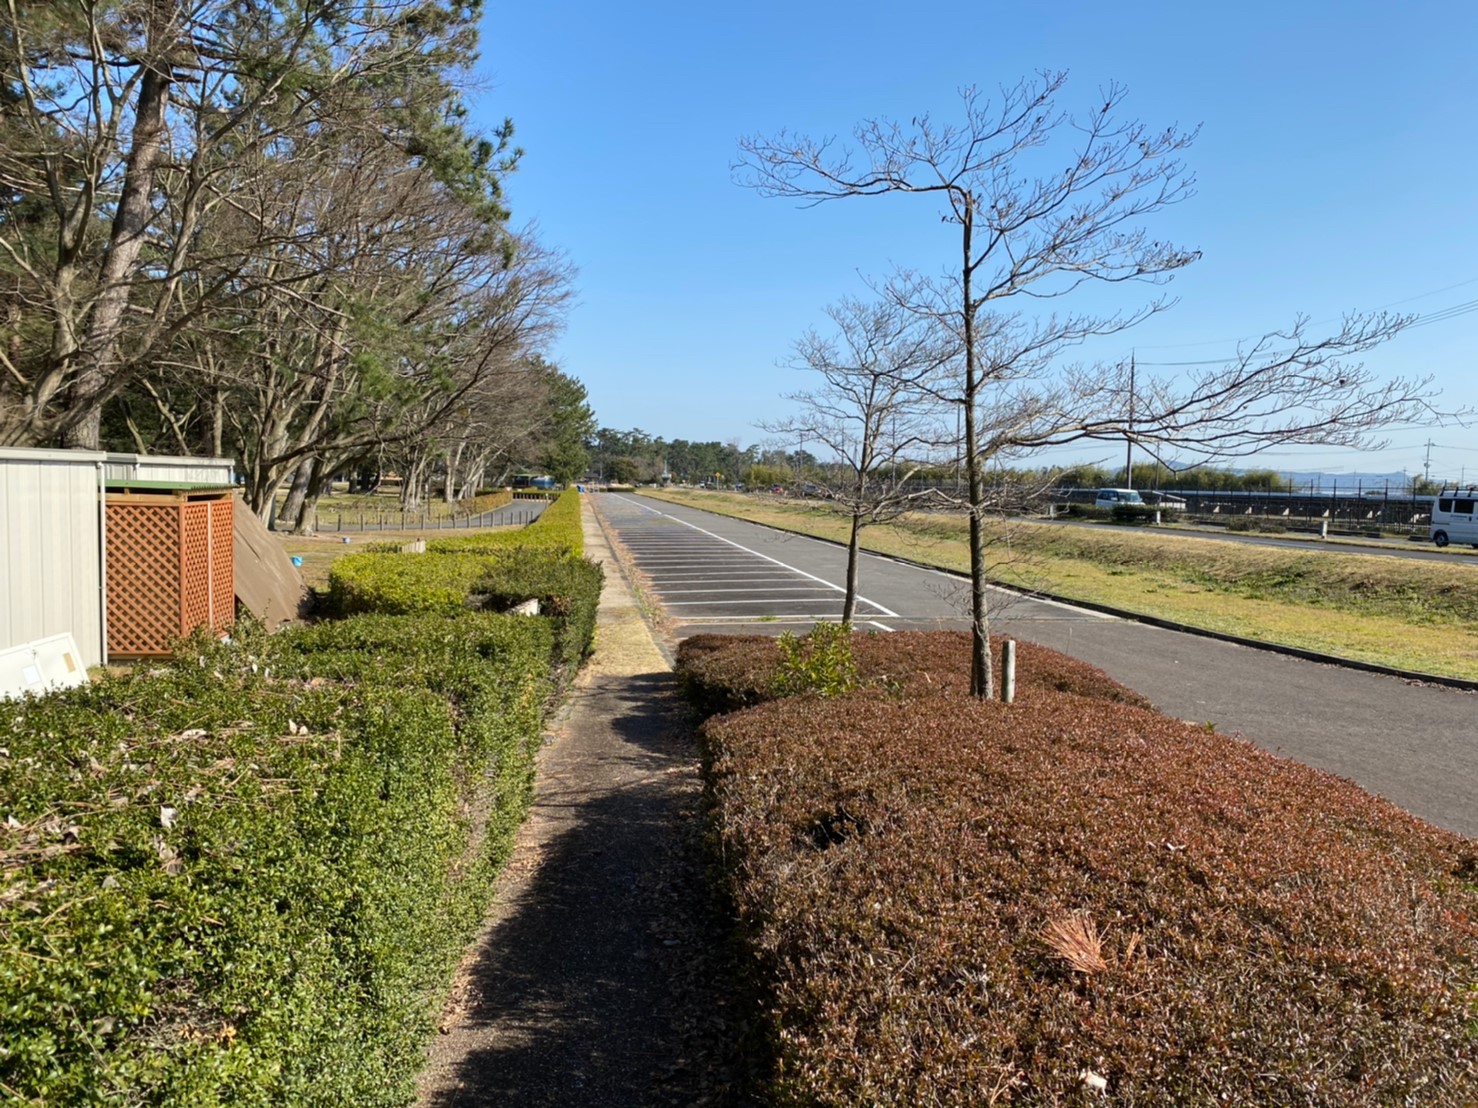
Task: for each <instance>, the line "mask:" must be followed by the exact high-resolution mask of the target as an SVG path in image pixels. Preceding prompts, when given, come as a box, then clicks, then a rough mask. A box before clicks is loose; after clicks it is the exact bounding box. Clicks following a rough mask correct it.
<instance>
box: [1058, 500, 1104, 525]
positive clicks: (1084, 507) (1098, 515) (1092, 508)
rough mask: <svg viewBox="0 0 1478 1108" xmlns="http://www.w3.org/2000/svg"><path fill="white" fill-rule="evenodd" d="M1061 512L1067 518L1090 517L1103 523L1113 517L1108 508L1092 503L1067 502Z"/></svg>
mask: <svg viewBox="0 0 1478 1108" xmlns="http://www.w3.org/2000/svg"><path fill="white" fill-rule="evenodd" d="M1061 514H1062V515H1064V516H1066V517H1068V518H1069V519H1091V520H1093V521H1094V522H1096V523H1104V522H1107V521H1108V520H1110V519H1112V518H1113V513H1112V512H1110V511H1109V509H1107V508H1100V507H1098V506H1097V505H1094V504H1069V505H1068V506H1067V507H1066V508H1065V509H1064V510H1063V511H1062V513H1061Z"/></svg>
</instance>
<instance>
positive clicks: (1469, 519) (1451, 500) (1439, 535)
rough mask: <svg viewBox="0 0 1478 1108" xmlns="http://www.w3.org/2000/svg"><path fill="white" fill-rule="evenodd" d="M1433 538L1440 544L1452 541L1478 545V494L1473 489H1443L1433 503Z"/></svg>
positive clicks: (1443, 544)
mask: <svg viewBox="0 0 1478 1108" xmlns="http://www.w3.org/2000/svg"><path fill="white" fill-rule="evenodd" d="M1431 539H1432V541H1433V542H1434V543H1436V544H1437V545H1438V546H1446V545H1447V544H1448V543H1450V542H1458V543H1469V544H1471V545H1472V546H1474V547H1478V496H1475V495H1474V490H1473V489H1467V490H1466V491H1465V490H1461V489H1443V490H1442V494H1441V495H1440V496H1438V497H1437V499H1436V500H1435V501H1433V503H1432V523H1431Z"/></svg>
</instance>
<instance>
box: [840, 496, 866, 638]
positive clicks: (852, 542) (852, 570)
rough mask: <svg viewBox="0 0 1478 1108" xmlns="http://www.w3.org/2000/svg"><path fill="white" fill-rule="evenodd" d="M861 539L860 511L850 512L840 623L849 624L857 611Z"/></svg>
mask: <svg viewBox="0 0 1478 1108" xmlns="http://www.w3.org/2000/svg"><path fill="white" fill-rule="evenodd" d="M861 539H862V513H861V512H853V513H852V534H851V536H850V537H849V538H848V539H847V595H846V597H845V598H844V599H843V600H842V623H843V624H845V625H847V626H849V627H850V626H851V625H852V616H853V615H854V614H855V613H856V611H857V578H858V572H859V567H858V564H857V562H858V547H859V546H860V545H861Z"/></svg>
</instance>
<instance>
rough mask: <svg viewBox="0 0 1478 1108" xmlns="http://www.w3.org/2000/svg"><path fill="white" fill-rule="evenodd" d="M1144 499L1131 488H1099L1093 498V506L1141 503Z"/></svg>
mask: <svg viewBox="0 0 1478 1108" xmlns="http://www.w3.org/2000/svg"><path fill="white" fill-rule="evenodd" d="M1143 503H1144V500H1143V499H1142V498H1141V497H1140V495H1139V493H1137V492H1135V491H1134V490H1133V489H1099V490H1098V495H1097V496H1096V497H1094V499H1093V506H1094V507H1095V508H1117V507H1118V506H1119V505H1120V504H1143Z"/></svg>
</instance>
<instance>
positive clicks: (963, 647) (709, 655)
mask: <svg viewBox="0 0 1478 1108" xmlns="http://www.w3.org/2000/svg"><path fill="white" fill-rule="evenodd" d="M851 649H852V655H853V659H854V661H855V664H856V667H857V679H858V682H859V683H860V684H862V685H867V686H875V687H880V688H885V689H888V690H891V691H893V692H894V693H895V694H898V695H910V696H925V695H938V696H944V697H959V696H966V695H968V694H969V691H970V636H969V634H968V633H966V632H963V631H932V632H926V631H899V632H895V633H894V634H891V635H879V634H874V633H853V635H852V639H851ZM991 651H992V657H993V659H994V664H995V666H996V668H997V671H999V669H1000V663H1001V643H1000V641H999V640H996V641H993V642H992V643H991ZM780 664H781V654H780V648H779V646H778V644H777V643H776V640H775V639H773V638H770V637H769V636H766V635H694V636H692V637H690V638H687V639H684V640H683V642H682V643H681V645H679V647H678V651H677V675H678V680H679V681H680V683H681V684H682V687H683V690H684V692H685V694H686V695H687V697H688V699H689V700H690V701H691V702H692V703H693V705H694V706H695V707H696V708H697V709H698V711H699V712H700V714H702V715H705V716H708V715H714V714H717V713H720V712H732V711H737V710H738V709H740V708H744V707H748V706H750V705H753V704H759V703H762V702H763V701H766V700H771V699H774V698H776V697H778V696H783V695H786V693H785V690H784V689H783V688H782V687H781V686H780V685H779V684H778V683H777V680H776V675H777V672H778V670H779V668H780ZM1054 691H1055V692H1068V693H1073V694H1075V695H1078V696H1086V697H1091V698H1093V699H1098V700H1109V701H1113V702H1116V703H1123V704H1132V705H1135V706H1136V707H1141V708H1148V707H1151V705H1150V702H1149V701H1148V700H1146V699H1145V698H1144V697H1142V696H1140V695H1139V694H1138V693H1136V692H1134V691H1133V690H1132V689H1127V688H1125V687H1124V686H1123V685H1121V684H1119V683H1118V682H1117V681H1114V680H1112V679H1111V678H1110V677H1109V676H1108V675H1107V674H1105V673H1104V672H1103V671H1102V670H1100V669H1096V668H1094V667H1093V666H1090V665H1088V664H1087V663H1086V662H1080V661H1077V660H1076V659H1074V658H1068V657H1065V656H1063V655H1061V654H1058V653H1056V652H1055V651H1052V650H1048V649H1047V648H1045V647H1041V646H1037V645H1036V644H1035V643H1029V642H1018V643H1017V644H1016V695H1017V699H1018V700H1029V699H1033V698H1036V697H1037V696H1039V695H1041V694H1044V693H1047V692H1054Z"/></svg>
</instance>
